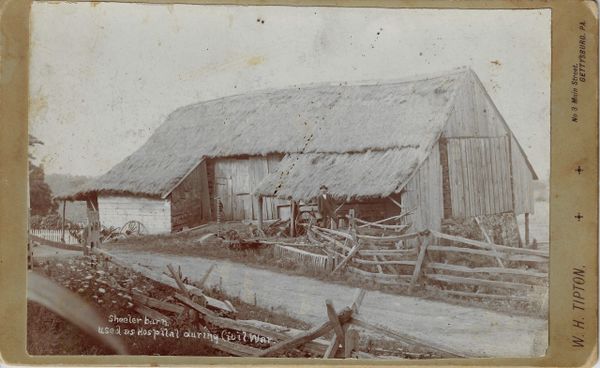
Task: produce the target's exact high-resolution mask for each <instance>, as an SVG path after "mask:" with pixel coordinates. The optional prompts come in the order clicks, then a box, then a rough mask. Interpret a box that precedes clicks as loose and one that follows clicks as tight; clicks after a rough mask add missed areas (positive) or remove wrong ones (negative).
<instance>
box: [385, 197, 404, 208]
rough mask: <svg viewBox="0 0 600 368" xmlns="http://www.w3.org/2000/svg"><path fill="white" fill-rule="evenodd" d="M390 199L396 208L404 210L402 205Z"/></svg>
mask: <svg viewBox="0 0 600 368" xmlns="http://www.w3.org/2000/svg"><path fill="white" fill-rule="evenodd" d="M388 199H389V200H390V201H392V203H393V204H395V205H396V206H398V208H400V209H402V205H401V204H400V203H398V202H397V201H396V200H395V199H394V198H392V197H388Z"/></svg>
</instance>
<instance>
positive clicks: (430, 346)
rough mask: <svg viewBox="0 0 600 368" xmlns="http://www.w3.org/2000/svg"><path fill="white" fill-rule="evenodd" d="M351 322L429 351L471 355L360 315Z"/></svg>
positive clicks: (448, 354) (447, 354) (445, 354)
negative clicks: (370, 320) (365, 318)
mask: <svg viewBox="0 0 600 368" xmlns="http://www.w3.org/2000/svg"><path fill="white" fill-rule="evenodd" d="M350 323H352V324H354V325H356V326H358V327H362V328H364V329H367V330H371V331H374V332H377V333H379V334H381V335H383V336H387V337H389V338H392V339H394V340H397V341H400V342H401V343H404V344H407V345H415V346H419V347H422V348H425V349H427V350H428V351H429V350H432V351H434V352H436V353H438V354H442V355H444V356H450V357H459V358H467V357H469V356H468V355H467V354H466V353H463V352H457V351H455V350H453V349H451V348H448V347H446V346H442V345H441V344H437V343H435V342H433V341H425V340H422V339H420V338H417V337H415V336H410V335H408V334H406V333H402V332H398V331H394V330H392V329H389V328H387V327H384V326H381V325H378V324H375V323H369V322H367V321H365V320H363V319H362V318H360V317H358V316H352V319H351V321H350Z"/></svg>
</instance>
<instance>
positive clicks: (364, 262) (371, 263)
mask: <svg viewBox="0 0 600 368" xmlns="http://www.w3.org/2000/svg"><path fill="white" fill-rule="evenodd" d="M352 262H356V263H359V264H369V265H378V264H379V265H402V266H414V265H415V264H417V262H418V261H370V260H367V259H360V258H354V259H352Z"/></svg>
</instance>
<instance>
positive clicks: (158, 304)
mask: <svg viewBox="0 0 600 368" xmlns="http://www.w3.org/2000/svg"><path fill="white" fill-rule="evenodd" d="M132 295H133V301H134V302H136V303H138V304H143V305H146V306H148V307H151V308H155V309H160V310H163V311H167V312H171V313H175V314H181V313H183V310H184V309H185V308H184V307H182V306H181V305H177V304H173V303H168V302H163V301H161V300H158V299H154V298H151V297H149V296H147V295H144V294H142V293H139V292H137V291H135V290H134V291H132Z"/></svg>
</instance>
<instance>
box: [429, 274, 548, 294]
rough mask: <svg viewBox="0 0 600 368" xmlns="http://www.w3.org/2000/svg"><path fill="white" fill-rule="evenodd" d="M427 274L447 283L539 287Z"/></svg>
mask: <svg viewBox="0 0 600 368" xmlns="http://www.w3.org/2000/svg"><path fill="white" fill-rule="evenodd" d="M426 276H427V277H428V278H429V279H431V280H436V281H442V282H446V283H450V284H460V285H465V284H468V285H478V286H487V287H498V288H506V289H514V290H534V289H536V288H537V287H535V286H533V285H530V284H522V283H518V282H508V281H496V280H484V279H475V278H470V277H462V276H453V275H440V274H426Z"/></svg>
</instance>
